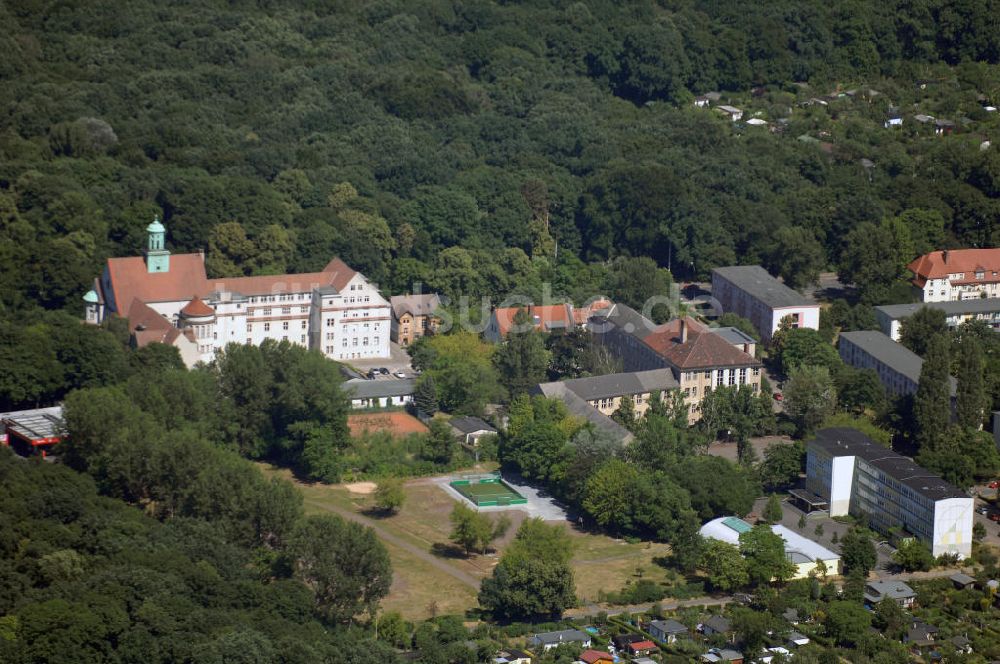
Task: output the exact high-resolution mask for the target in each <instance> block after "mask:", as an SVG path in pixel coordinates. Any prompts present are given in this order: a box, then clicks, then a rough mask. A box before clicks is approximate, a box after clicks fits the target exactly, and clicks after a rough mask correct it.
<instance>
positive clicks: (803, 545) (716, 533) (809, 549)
mask: <svg viewBox="0 0 1000 664" xmlns="http://www.w3.org/2000/svg"><path fill="white" fill-rule="evenodd" d="M750 529H751V526H750V524H749V523H747V522H746V521H744V520H743V519H741V518H739V517H736V516H722V517H719V518H717V519H712V520H711V521H709V522H708V523H706V524H705V525H703V526H702V527H701V529H700V530H699V534H700V535H701V536H702V537H706V538H708V539H714V540H718V541H720V542H725V543H726V544H732V545H733V546H736V547H738V546H739V545H740V535H741V534H742V533H745V532H747V531H749V530H750ZM771 532H772V533H774V534H775V535H777V536H778V537H780V538H781V540H782V541H783V542H784V544H785V558H787V559H788V561H789V562H791V563H792V564H793V565H795V575H794V576H793V577H792V578H794V579H806V578H809V574H810V573H811V572H813V571H814V570H816V568H817V567H819V562H818V561H822V563H823V567H824V568H825V569H826V574H827V575H828V576H836V575H839V574H840V556H839V555H838V554H836V553H834V552H833V551H830V549H828V548H826V547H825V546H823V545H821V544H819V543H818V542H814V541H813V540H811V539H809V538H808V537H803V536H802V535H799V534H798V533H797V532H795V531H794V530H791V529H790V528H786V527H785V526H783V525H781V524H775V525H772V526H771Z"/></svg>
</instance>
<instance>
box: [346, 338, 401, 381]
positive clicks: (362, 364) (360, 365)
mask: <svg viewBox="0 0 1000 664" xmlns="http://www.w3.org/2000/svg"><path fill="white" fill-rule="evenodd" d="M389 353H390V355H391V357H377V358H372V359H366V360H350V361H348V362H347V364H350V366H351V367H352V368H354V369H355V370H356V371H357V372H358V373H360V374H362V375H363V376H364V375H365V374H367V373H368V372H369V371H371V370H373V369H381V368H385V369H388V371H389V373H388V375H376V376H375V378H376V380H395V379H396V378H398V376H393V374H396V373H402V374H403V376H404V377H405V378H413V377H414V375H415V374H414V371H413V367H412V366H411V365H410V355H409V354H408V353H407V352H406V350H405V349H403V348H401V347H400V346H399V344H396V343H390V344H389Z"/></svg>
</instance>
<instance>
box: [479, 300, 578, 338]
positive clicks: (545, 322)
mask: <svg viewBox="0 0 1000 664" xmlns="http://www.w3.org/2000/svg"><path fill="white" fill-rule="evenodd" d="M523 308H524V307H497V308H496V309H494V310H493V314H494V315H495V316H496V317H497V328H498V329H499V331H500V336H502V337H506V336H507V332H509V331H510V328H511V327H512V326H513V325H514V316H515V315H516V314H517V312H518V310H519V309H523ZM528 313H529V314H530V315H531V316H533V317H534V318H535V329H536V330H541V331H543V332H546V331H548V330H552V329H556V328H560V329H568V328H571V327H573V305H570V304H550V305H545V306H536V305H534V304H533V305H530V306H529V307H528Z"/></svg>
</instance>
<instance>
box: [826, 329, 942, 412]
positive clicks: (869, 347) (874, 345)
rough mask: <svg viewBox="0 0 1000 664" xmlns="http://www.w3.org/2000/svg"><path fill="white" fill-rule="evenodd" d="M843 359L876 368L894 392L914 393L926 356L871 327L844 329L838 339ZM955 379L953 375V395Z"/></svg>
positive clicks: (886, 385) (880, 377) (886, 387)
mask: <svg viewBox="0 0 1000 664" xmlns="http://www.w3.org/2000/svg"><path fill="white" fill-rule="evenodd" d="M838 348H839V351H840V359H842V360H843V361H844V363H845V364H847V365H848V366H852V367H855V368H858V369H874V370H875V373H877V374H878V378H879V381H881V383H882V386H883V387H884V388H885V389H886V392H888V393H889V394H892V395H894V396H903V395H907V394H915V393H916V391H917V385H918V384H919V383H920V370H921V369H922V368H923V366H924V361H923V359H922V358H921V357H920V356H919V355H917V354H916V353H914V352H913V351H911V350H910V349H909V348H907V347H906V346H904V345H902V344H900V343H897V342H895V341H893V340H892V339H890V338H889V337H887V336H886V335H884V334H882V333H881V332H874V331H869V330H859V331H856V332H844V333H842V334H841V335H840V339H839V341H838ZM955 390H956V383H955V379H954V378H951V396H952V398H954V397H955Z"/></svg>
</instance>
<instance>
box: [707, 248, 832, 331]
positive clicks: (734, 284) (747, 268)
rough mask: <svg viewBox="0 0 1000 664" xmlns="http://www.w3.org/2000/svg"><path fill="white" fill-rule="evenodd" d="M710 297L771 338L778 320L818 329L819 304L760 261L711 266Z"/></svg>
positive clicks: (777, 326) (726, 310)
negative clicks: (771, 272)
mask: <svg viewBox="0 0 1000 664" xmlns="http://www.w3.org/2000/svg"><path fill="white" fill-rule="evenodd" d="M712 297H713V298H715V299H716V300H717V301H718V303H719V305H720V306H721V307H722V311H723V312H725V313H730V312H731V313H734V314H737V315H739V316H742V317H743V318H746V319H747V320H749V321H750V322H751V323H753V326H754V327H755V328H757V331H758V332H760V336H761V339H763V340H764V341H765V342H767V341H770V340H771V337H773V336H774V333H775V332H777V331H778V328H779V327H780V326H781V322H782V321H783V320H784V319H788V321H789V324H790V325H791V327H793V328H799V327H808V328H812V329H814V330H818V329H819V305H818V304H816V303H815V302H810V301H809V300H807V299H806V298H805V297H803V296H802V295H801V294H800V293H798V292H796V291H794V290H792V289H791V288H789V287H788V286H786V285H785V284H783V283H781V282H780V281H778V280H777V279H775V278H774V277H772V276H771V275H770V274H769V273H768V272H767V270H765V269H764V268H762V267H761V266H759V265H734V266H730V267H717V268H715V269H714V270H712Z"/></svg>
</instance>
